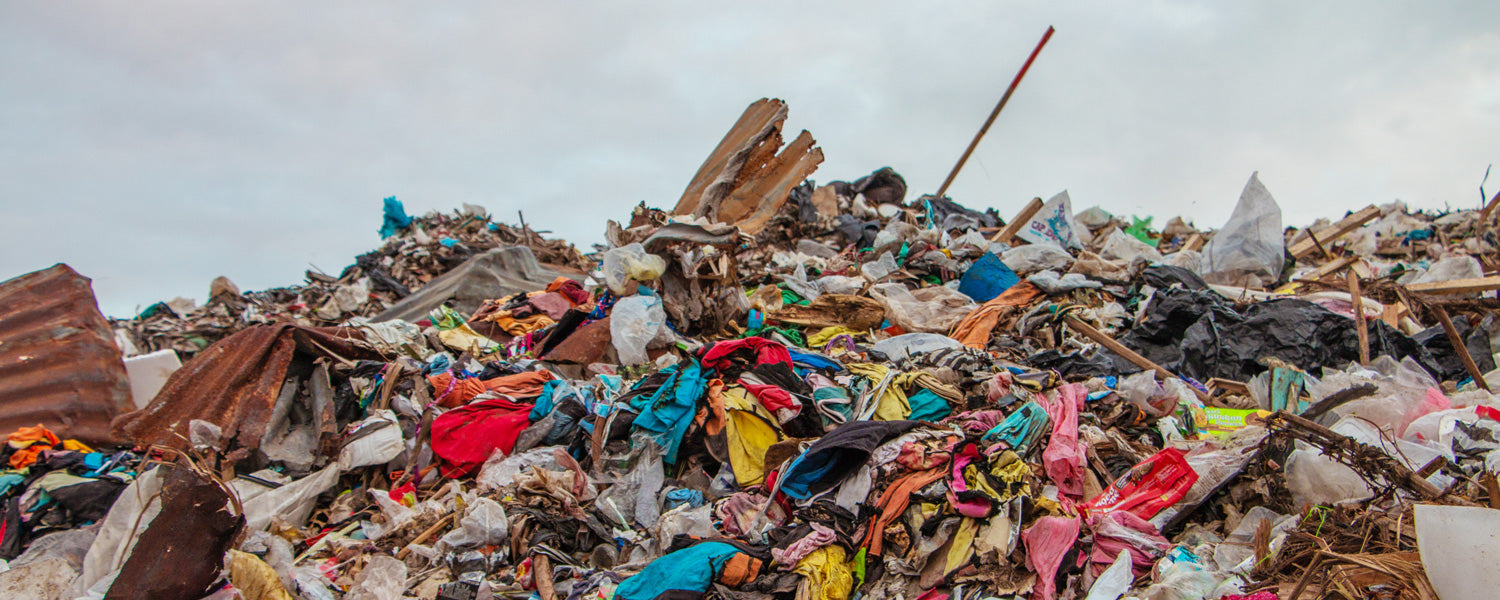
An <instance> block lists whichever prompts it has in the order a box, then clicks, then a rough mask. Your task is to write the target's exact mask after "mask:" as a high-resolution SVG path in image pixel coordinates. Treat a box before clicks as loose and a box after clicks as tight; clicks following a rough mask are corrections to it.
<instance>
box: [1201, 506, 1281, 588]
mask: <svg viewBox="0 0 1500 600" xmlns="http://www.w3.org/2000/svg"><path fill="white" fill-rule="evenodd" d="M1299 520H1301V516H1300V515H1290V516H1288V515H1282V514H1281V513H1278V512H1276V511H1274V510H1271V509H1269V508H1266V507H1264V506H1257V507H1255V508H1252V509H1250V512H1247V513H1245V518H1243V519H1240V523H1239V525H1237V526H1235V528H1234V531H1233V532H1231V533H1230V534H1229V536H1228V537H1226V538H1224V541H1223V542H1222V543H1220V544H1219V546H1218V547H1217V548H1215V549H1214V564H1216V565H1218V566H1219V569H1221V570H1224V571H1239V572H1245V573H1248V572H1249V571H1250V569H1251V567H1254V566H1255V562H1254V561H1255V532H1256V531H1258V530H1259V529H1260V524H1261V522H1263V521H1270V522H1271V554H1272V555H1273V556H1274V555H1275V554H1276V551H1277V550H1279V549H1280V548H1281V543H1282V541H1284V540H1285V534H1286V532H1287V531H1290V530H1291V529H1293V528H1295V527H1296V526H1297V522H1298V521H1299ZM1247 561H1248V562H1247Z"/></svg>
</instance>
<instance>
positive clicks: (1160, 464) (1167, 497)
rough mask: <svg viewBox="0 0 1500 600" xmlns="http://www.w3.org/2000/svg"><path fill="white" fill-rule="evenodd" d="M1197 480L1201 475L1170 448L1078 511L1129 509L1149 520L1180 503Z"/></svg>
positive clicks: (1080, 506) (1127, 473) (1097, 511)
mask: <svg viewBox="0 0 1500 600" xmlns="http://www.w3.org/2000/svg"><path fill="white" fill-rule="evenodd" d="M1197 481H1198V474H1197V473H1195V472H1194V471H1193V468H1192V467H1191V466H1188V463H1187V459H1185V458H1184V457H1183V455H1182V451H1181V450H1178V449H1176V448H1167V449H1165V450H1162V451H1161V452H1157V453H1156V454H1153V455H1151V457H1150V458H1147V459H1146V460H1145V461H1142V462H1141V464H1138V465H1136V466H1134V467H1131V469H1130V470H1129V471H1127V472H1126V473H1125V474H1124V475H1121V476H1120V478H1119V479H1116V480H1115V481H1114V482H1112V483H1110V484H1109V488H1108V489H1105V490H1104V492H1103V493H1101V494H1099V496H1098V497H1096V498H1094V499H1093V500H1089V501H1088V502H1085V503H1083V504H1080V505H1079V509H1080V510H1082V511H1083V513H1084V514H1086V515H1094V514H1102V513H1108V512H1113V511H1117V510H1126V511H1130V512H1132V513H1135V515H1136V516H1138V517H1140V518H1142V519H1150V518H1151V517H1153V516H1156V513H1158V512H1161V510H1162V509H1164V508H1167V507H1169V506H1172V505H1173V504H1176V503H1177V501H1178V500H1181V499H1182V497H1183V495H1184V494H1186V493H1187V491H1188V490H1189V489H1191V488H1192V487H1193V483H1195V482H1197Z"/></svg>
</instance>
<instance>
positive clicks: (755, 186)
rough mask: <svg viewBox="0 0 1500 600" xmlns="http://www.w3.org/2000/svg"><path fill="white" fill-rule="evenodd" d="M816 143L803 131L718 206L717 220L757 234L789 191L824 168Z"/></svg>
mask: <svg viewBox="0 0 1500 600" xmlns="http://www.w3.org/2000/svg"><path fill="white" fill-rule="evenodd" d="M816 143H817V142H815V141H813V137H812V134H810V133H808V132H807V131H806V130H804V131H803V132H802V133H800V134H798V135H797V139H795V140H792V143H790V144H787V146H786V148H785V149H783V150H782V151H781V153H780V154H778V155H776V157H775V158H773V159H771V160H770V161H769V162H767V163H766V165H765V167H764V168H762V169H761V170H760V171H758V172H757V173H755V174H753V175H752V176H751V177H750V178H748V179H747V180H745V181H744V183H743V184H742V185H740V186H739V187H738V188H736V189H735V190H734V191H733V192H730V194H729V197H728V198H725V199H724V202H723V203H722V204H720V205H719V207H718V214H717V217H716V219H717V220H718V221H719V222H720V223H731V224H734V225H735V226H737V227H739V228H740V231H742V232H744V233H747V234H750V235H755V234H757V233H760V230H761V229H763V228H765V226H766V223H769V222H770V221H771V217H774V216H776V213H778V212H780V211H781V207H782V205H784V204H786V201H787V198H789V197H791V193H792V188H794V187H797V186H799V185H801V184H802V182H803V181H806V180H807V176H808V175H812V173H813V171H816V170H818V165H820V164H823V149H822V148H817V147H814V146H813V145H814V144H816Z"/></svg>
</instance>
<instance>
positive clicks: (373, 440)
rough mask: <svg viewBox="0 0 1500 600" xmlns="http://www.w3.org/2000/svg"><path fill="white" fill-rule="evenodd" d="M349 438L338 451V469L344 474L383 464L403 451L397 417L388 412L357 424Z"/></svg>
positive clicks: (382, 412)
mask: <svg viewBox="0 0 1500 600" xmlns="http://www.w3.org/2000/svg"><path fill="white" fill-rule="evenodd" d="M349 438H350V441H349V443H347V444H345V445H344V447H343V448H341V449H339V468H340V469H343V470H345V471H348V470H349V469H353V468H356V467H368V466H370V465H383V464H386V463H388V462H391V461H392V460H395V458H396V457H397V456H400V455H401V453H402V452H404V451H405V450H406V441H405V440H403V439H401V425H400V424H399V423H397V422H396V413H393V412H391V411H389V410H377V411H375V414H373V415H370V416H369V417H366V418H365V420H363V421H360V422H359V424H358V425H357V426H355V427H354V430H353V431H351V432H350V433H349Z"/></svg>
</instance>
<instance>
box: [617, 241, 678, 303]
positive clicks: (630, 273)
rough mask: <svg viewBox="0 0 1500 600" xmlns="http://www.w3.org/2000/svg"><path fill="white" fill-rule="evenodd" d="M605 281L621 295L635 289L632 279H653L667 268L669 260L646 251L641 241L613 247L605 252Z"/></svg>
mask: <svg viewBox="0 0 1500 600" xmlns="http://www.w3.org/2000/svg"><path fill="white" fill-rule="evenodd" d="M603 268H604V283H605V284H607V285H608V286H609V289H610V290H612V291H613V292H614V293H616V294H619V295H622V296H623V295H625V294H629V293H630V292H633V291H635V286H632V285H630V284H629V283H630V282H631V281H651V280H653V279H656V278H657V277H661V274H662V273H663V272H665V271H666V270H667V261H666V260H665V259H663V258H662V257H660V256H657V255H655V254H651V253H649V252H646V247H645V246H642V245H641V244H640V242H636V243H634V244H627V245H625V246H621V247H619V248H612V249H610V250H609V251H608V252H605V253H604V267H603Z"/></svg>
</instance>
